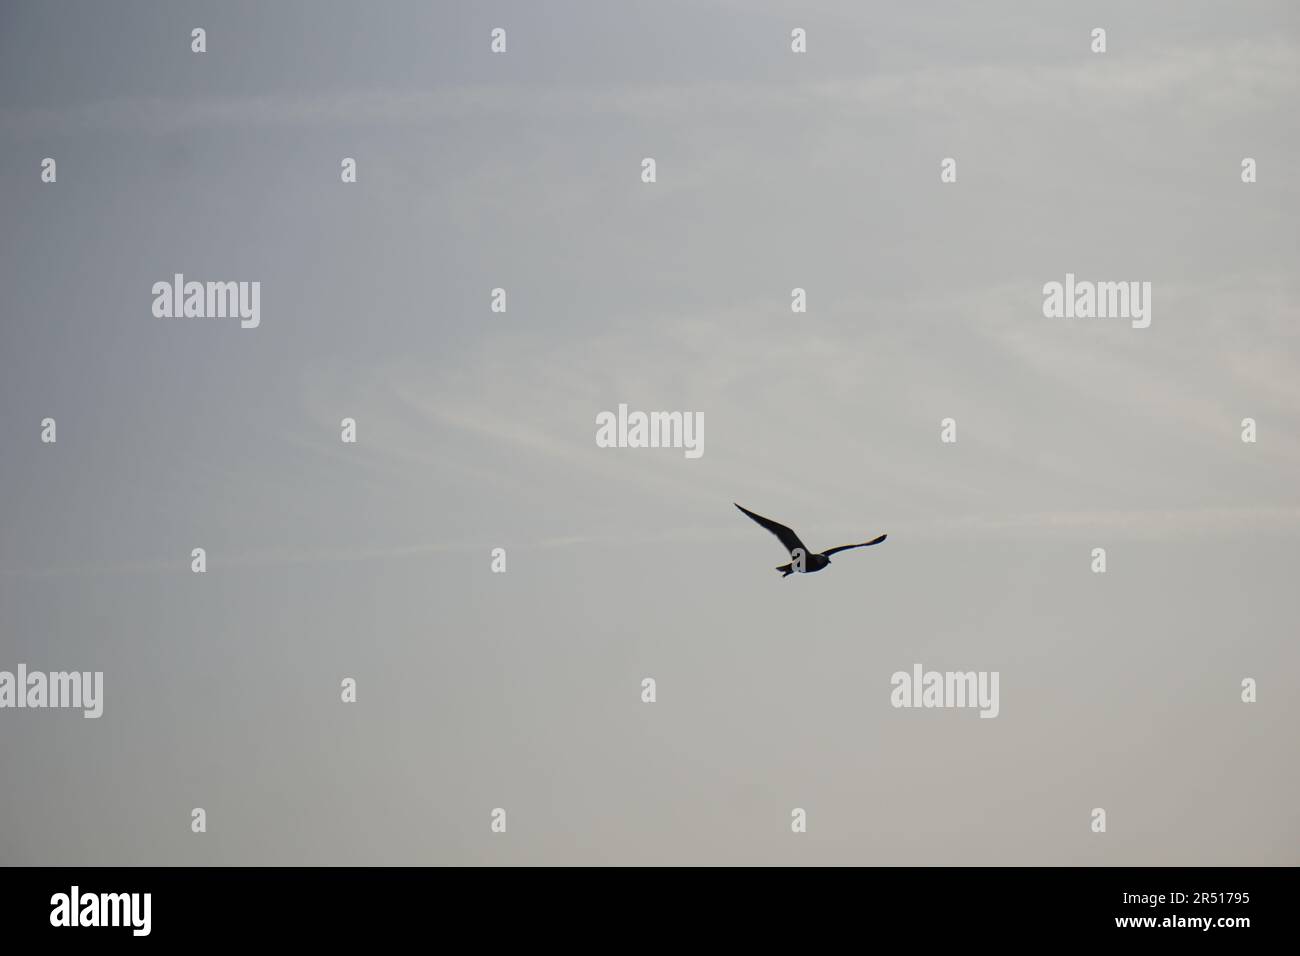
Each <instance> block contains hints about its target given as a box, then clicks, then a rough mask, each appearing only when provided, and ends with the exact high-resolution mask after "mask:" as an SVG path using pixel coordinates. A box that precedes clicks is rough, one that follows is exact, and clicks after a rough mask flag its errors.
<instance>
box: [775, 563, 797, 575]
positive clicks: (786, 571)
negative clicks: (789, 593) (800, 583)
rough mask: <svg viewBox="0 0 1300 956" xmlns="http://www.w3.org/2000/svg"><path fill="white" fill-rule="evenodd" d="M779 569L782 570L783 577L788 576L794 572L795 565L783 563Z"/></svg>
mask: <svg viewBox="0 0 1300 956" xmlns="http://www.w3.org/2000/svg"><path fill="white" fill-rule="evenodd" d="M777 570H778V571H780V572H781V577H783V578H788V577H789V576H790V575H792V574H794V565H793V564H783V565H781V566H780V567H779V568H777Z"/></svg>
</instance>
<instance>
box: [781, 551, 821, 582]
mask: <svg viewBox="0 0 1300 956" xmlns="http://www.w3.org/2000/svg"><path fill="white" fill-rule="evenodd" d="M830 563H831V559H830V558H828V557H826V555H824V554H805V555H804V559H803V573H804V574H812V573H813V572H814V571H820V570H821V569H822V568H824V567H826V565H828V564H830ZM777 570H778V571H780V572H781V576H782V577H785V576H786V575H787V574H794V571H795V568H794V562H793V561H791V562H790V563H789V564H783V565H781V566H780V567H778V568H777Z"/></svg>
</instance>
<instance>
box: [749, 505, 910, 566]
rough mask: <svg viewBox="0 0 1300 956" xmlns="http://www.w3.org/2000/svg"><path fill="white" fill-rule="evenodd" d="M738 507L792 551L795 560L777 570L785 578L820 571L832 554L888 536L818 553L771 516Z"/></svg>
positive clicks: (867, 544)
mask: <svg viewBox="0 0 1300 956" xmlns="http://www.w3.org/2000/svg"><path fill="white" fill-rule="evenodd" d="M736 507H737V508H740V510H741V511H743V512H744V513H745V514H747V515H748V516H749V517H750V518H752V519H753V520H754V521H755V522H757V523H758V524H760V525H762V526H763V527H764V528H766V529H767V530H768V531H770V532H772V533H773V534H774V535H776V536H777V538H778V539H779V540H780V542H781V544H782V545H784V546H785V549H786V550H787V551H789V552H790V557H791V558H793V559H794V560H792V561H791V562H790V563H789V564H782V565H780V566H779V567H777V570H778V571H780V572H781V577H783V578H785V577H789V576H790V575H792V574H794V573H795V571H802V572H803V573H804V574H811V573H813V572H814V571H820V570H821V569H822V568H824V567H826V565H828V564H830V563H831V559H830V556H831V555H832V554H835V553H836V552H837V551H848V550H849V549H851V548H869V547H871V545H873V544H880V542H882V541H884V540H885V538H886V537H887V536H886V535H883V534H882V535H881V536H880V537H878V538H873V539H872V540H871V541H864V542H862V544H845V545H841V546H840V547H838V548H830V549H828V550H826V551H824V552H822V553H821V554H817V553H815V552H812V551H809V550H808V549H807V548H806V547H804V543H803V542H802V541H800V540H799V536H798V535H797V534H795V533H794V532H793V531H791V530H790V529H789V528H787V527H786V526H785V525H783V524H778V523H777V522H775V521H773V520H772V519H771V518H764V517H763V516H762V515H756V514H754V512H752V511H750V510H749V509H748V508H741V507H740V505H736Z"/></svg>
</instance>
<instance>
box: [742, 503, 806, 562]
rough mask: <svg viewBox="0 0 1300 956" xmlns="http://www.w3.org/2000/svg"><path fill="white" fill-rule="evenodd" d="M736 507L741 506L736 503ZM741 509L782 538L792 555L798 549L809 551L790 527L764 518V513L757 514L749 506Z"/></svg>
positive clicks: (792, 555) (804, 551)
mask: <svg viewBox="0 0 1300 956" xmlns="http://www.w3.org/2000/svg"><path fill="white" fill-rule="evenodd" d="M732 504H736V503H735V502H734V501H733V502H732ZM736 507H737V508H740V505H736ZM740 510H741V511H743V512H745V514H747V515H749V516H750V517H751V518H753V519H754V520H755V521H757V522H758V523H759V524H761V525H762V526H763V527H764V528H766V529H767V530H768V531H770V532H772V533H773V534H774V535H776V536H777V537H778V538H780V539H781V543H782V544H783V545H785V549H786V550H787V551H789V552H790V556H791V557H794V552H795V550H796V549H797V550H800V551H802V552H803V553H804V554H807V553H808V549H807V548H806V547H805V546H804V543H803V542H802V541H800V540H799V536H798V535H797V534H795V533H794V532H793V531H791V530H790V529H789V528H787V527H786V526H785V525H783V524H777V523H776V522H775V521H773V520H772V519H771V518H764V517H763V516H762V515H756V514H754V512H752V511H750V510H749V509H748V508H740Z"/></svg>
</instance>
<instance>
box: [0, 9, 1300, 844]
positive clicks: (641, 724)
mask: <svg viewBox="0 0 1300 956" xmlns="http://www.w3.org/2000/svg"><path fill="white" fill-rule="evenodd" d="M198 26H201V27H204V28H205V29H206V31H207V52H206V53H203V54H195V53H192V52H191V51H190V31H191V29H192V28H194V27H198ZM498 26H499V27H503V28H505V29H506V30H507V37H508V41H507V42H508V46H507V52H506V53H505V54H504V55H493V54H491V53H490V51H489V42H490V37H489V33H490V31H491V29H492V28H493V27H498ZM1098 26H1100V27H1104V28H1106V30H1107V44H1108V51H1107V52H1106V53H1105V54H1102V55H1097V54H1093V53H1091V52H1090V50H1089V45H1090V31H1091V30H1092V28H1094V27H1098ZM795 27H803V28H805V29H806V30H807V32H808V52H807V53H806V54H803V55H796V54H793V53H792V52H791V51H790V31H791V30H792V29H793V28H795ZM1298 87H1300V13H1298V12H1297V8H1296V6H1295V5H1294V4H1293V3H1290V2H1285V0H1279V2H1275V3H1270V2H1239V3H1234V4H1231V5H1226V4H1221V3H1209V2H1177V3H1175V2H1162V3H1143V4H1138V5H1135V4H1131V3H1088V4H1084V3H1068V4H1067V3H1035V4H1025V3H983V4H944V5H942V6H939V5H930V4H926V5H921V6H919V7H918V8H917V9H916V10H914V11H913V10H908V9H904V8H903V5H898V4H888V5H879V4H862V3H858V2H853V0H845V2H815V3H808V2H803V3H794V2H790V3H763V2H757V3H755V2H744V3H742V2H722V0H716V2H685V0H680V2H671V0H656V2H635V3H618V4H612V3H599V2H594V0H593V2H584V3H576V2H552V0H548V2H546V3H537V2H529V3H523V2H521V3H474V4H466V3H429V2H419V3H415V2H412V3H393V2H385V3H381V4H374V5H364V4H343V3H336V2H330V3H308V2H297V3H275V4H260V3H251V2H250V3H223V4H215V3H205V4H185V3H125V4H123V3H114V4H96V3H60V4H39V3H16V4H14V3H11V4H5V5H4V6H3V8H0V219H2V221H3V224H4V228H3V230H2V231H0V242H3V255H0V289H3V295H2V297H0V306H2V312H0V489H2V491H0V669H7V670H13V669H15V667H16V666H17V665H18V664H19V663H20V662H21V663H26V664H27V666H28V667H29V668H30V669H34V670H67V669H76V670H91V671H94V670H102V671H103V672H104V682H105V701H104V716H103V717H102V718H101V719H99V720H83V719H82V718H81V717H80V715H79V714H78V713H76V712H68V711H30V710H24V711H14V710H5V711H0V766H3V767H4V778H5V781H4V785H3V787H0V863H9V864H33V863H57V864H143V863H166V864H210V863H219V864H239V863H253V864H263V863H265V864H344V863H400V864H487V863H516V864H535V863H583V864H589V863H652V864H657V863H862V864H963V865H964V864H990V863H991V864H1123V865H1132V864H1149V865H1160V864H1176V865H1186V864H1289V865H1294V864H1297V863H1300V811H1298V810H1297V807H1300V767H1298V766H1297V761H1296V759H1295V753H1296V750H1295V739H1296V729H1297V727H1300V696H1298V693H1300V651H1297V642H1296V620H1297V611H1298V610H1300V607H1298V605H1300V598H1298V597H1297V589H1296V587H1295V572H1296V568H1297V558H1298V557H1300V553H1298V552H1300V331H1298V330H1300V321H1298V320H1300V310H1298V309H1297V305H1296V303H1297V296H1298V295H1300V281H1298V280H1297V276H1296V262H1297V254H1298V253H1300V248H1298V245H1300V243H1298V242H1297V235H1298V233H1297V226H1296V222H1297V216H1298V214H1300V192H1298V190H1297V186H1296V170H1295V159H1296V156H1297V155H1300V136H1298V135H1297V122H1298V121H1297V112H1296V108H1295V107H1296V103H1297V101H1298V97H1297V94H1298V93H1300V88H1298ZM47 156H48V157H53V158H55V159H56V161H57V173H58V180H57V182H56V183H54V184H45V183H42V182H41V179H40V164H41V160H42V159H43V158H44V157H47ZM1247 156H1249V157H1253V158H1255V159H1256V161H1257V164H1258V182H1257V183H1254V184H1251V185H1246V184H1243V183H1242V182H1241V176H1240V171H1241V161H1242V158H1243V157H1247ZM343 157H354V158H355V159H356V160H357V164H358V180H359V181H358V182H357V183H356V184H350V185H345V184H343V183H342V182H341V181H340V161H341V160H342V158H343ZM644 157H654V158H655V159H656V161H657V173H658V181H657V182H656V183H654V184H653V185H647V184H644V183H642V182H641V160H642V159H643V158H644ZM944 157H953V158H955V159H956V160H957V164H958V165H957V169H958V180H957V182H956V183H954V184H941V183H940V181H939V164H940V161H941V160H942V159H943V158H944ZM177 272H181V273H184V275H185V276H186V277H187V278H190V279H197V280H230V281H253V280H256V281H260V282H261V284H262V285H261V324H260V326H259V327H258V328H257V329H247V330H245V329H241V328H239V325H238V322H237V321H234V320H208V319H172V320H167V319H158V318H155V317H154V316H153V314H152V312H151V304H152V301H153V299H152V295H151V292H150V290H151V287H152V285H153V283H154V282H157V281H169V280H170V279H171V277H172V275H173V274H174V273H177ZM1067 272H1073V273H1075V274H1076V275H1077V276H1078V277H1079V278H1081V279H1093V280H1115V281H1130V280H1131V281H1149V282H1151V284H1152V288H1153V293H1152V296H1153V301H1152V321H1151V325H1150V327H1149V328H1146V329H1134V328H1132V327H1131V325H1130V323H1129V322H1127V321H1125V320H1122V319H1119V320H1115V319H1108V320H1103V319H1098V320H1065V319H1048V318H1044V317H1043V313H1042V301H1043V295H1042V287H1043V285H1044V283H1047V282H1050V281H1062V280H1063V279H1064V276H1065V274H1066V273H1067ZM496 287H503V288H505V289H506V290H507V294H508V311H507V312H506V313H504V314H494V313H493V312H491V311H490V310H489V302H490V293H491V290H492V289H493V288H496ZM795 287H801V288H804V289H806V290H807V297H808V312H807V313H806V314H801V315H796V314H792V312H791V309H790V301H791V300H790V293H791V289H793V288H795ZM619 403H627V404H628V405H629V406H630V407H632V408H633V409H644V410H680V411H690V412H700V413H702V414H703V416H704V419H705V422H706V428H705V443H704V454H703V456H702V457H701V458H699V459H698V460H689V459H687V458H685V457H684V456H683V454H682V453H681V451H678V450H650V449H602V448H598V447H597V446H596V444H595V441H594V436H595V416H596V414H597V413H598V412H601V411H603V410H615V409H617V407H618V405H619ZM45 417H53V418H55V419H56V420H57V429H58V431H57V436H58V440H57V443H56V444H53V445H47V444H42V443H41V441H40V422H41V420H42V419H43V418H45ZM344 417H353V418H355V419H356V421H357V423H358V424H357V428H358V442H357V443H356V444H355V445H345V444H343V443H342V442H341V441H340V438H339V422H340V420H341V419H342V418H344ZM947 417H951V418H953V419H955V420H956V422H957V434H958V441H957V443H956V444H952V445H948V444H943V443H941V442H940V440H939V433H940V421H941V420H942V419H944V418H947ZM1245 417H1252V418H1254V419H1255V420H1256V421H1257V423H1258V441H1257V443H1255V444H1245V443H1243V442H1242V441H1241V440H1240V435H1241V420H1242V419H1243V418H1245ZM733 501H737V502H740V503H741V504H743V505H745V506H746V507H748V508H751V509H753V510H755V511H757V512H760V513H762V514H765V515H769V516H771V517H773V518H776V519H777V520H780V521H784V522H786V523H788V524H791V525H793V526H794V527H795V528H796V529H797V530H798V531H799V532H800V533H802V534H803V535H804V537H805V540H806V541H807V542H808V544H809V545H810V546H812V547H813V548H814V549H816V550H820V549H822V548H825V547H829V546H832V545H838V544H845V543H849V542H853V541H863V540H866V539H868V538H870V537H874V536H875V535H877V534H880V533H882V532H888V534H889V539H888V541H887V542H886V543H885V544H883V545H881V546H880V547H876V548H872V549H869V550H863V551H852V552H847V553H845V554H843V555H839V556H837V557H836V559H835V563H834V566H833V567H831V568H829V569H827V570H826V571H825V572H823V573H820V574H817V575H811V576H797V577H794V578H790V579H787V580H781V579H780V578H779V576H778V575H777V574H775V573H774V572H773V570H772V568H773V567H774V566H775V565H777V564H780V563H783V562H784V561H785V560H787V558H785V557H784V555H783V553H782V551H781V548H780V547H779V545H778V544H777V542H776V541H775V540H774V539H773V538H772V537H771V536H769V535H768V534H766V533H765V532H764V531H763V530H762V529H760V528H758V527H756V526H754V525H753V524H752V523H750V522H749V521H747V520H746V519H745V518H744V517H743V516H742V515H740V514H739V513H738V512H737V511H736V510H735V509H734V508H733V507H732V502H733ZM195 547H203V548H205V549H207V554H208V571H207V573H205V574H202V575H198V574H193V573H191V571H190V552H191V549H192V548H195ZM497 547H502V548H505V549H506V551H507V555H508V571H507V573H505V574H493V573H492V572H491V570H490V553H491V550H492V549H493V548H497ZM1095 547H1104V548H1106V550H1107V561H1108V569H1107V572H1106V573H1105V574H1104V575H1099V574H1094V573H1092V572H1091V570H1090V563H1091V551H1092V549H1093V548H1095ZM918 662H919V663H921V664H923V665H924V666H925V667H926V668H927V669H931V668H932V669H937V670H977V671H978V670H987V671H994V670H996V671H999V672H1000V675H1001V680H1000V690H1001V706H1000V714H999V716H998V717H997V719H994V720H980V719H978V718H977V717H976V714H975V713H974V712H972V711H961V710H929V711H919V710H896V709H894V708H892V707H891V706H890V703H889V696H890V684H889V680H890V675H891V674H892V673H893V672H895V671H897V670H910V669H911V667H912V665H913V664H914V663H918ZM344 677H353V678H355V679H356V680H357V685H358V690H357V696H358V700H357V703H355V704H344V703H342V702H341V701H340V692H339V684H340V681H341V680H342V679H343V678H344ZM644 677H654V678H655V679H656V681H657V682H658V701H657V702H656V703H654V704H653V705H651V704H644V703H642V702H641V699H640V692H641V680H642V678H644ZM1246 677H1252V678H1255V679H1256V680H1257V681H1258V688H1259V689H1258V694H1259V700H1258V702H1257V703H1255V704H1253V705H1247V704H1244V703H1242V702H1241V700H1240V693H1241V690H1240V688H1241V681H1242V679H1243V678H1246ZM193 807H203V808H204V809H205V810H206V811H207V814H208V832H207V833H206V834H202V835H197V834H193V833H191V832H190V811H191V808H193ZM494 807H504V808H505V809H506V810H507V812H508V819H509V825H508V831H507V833H506V834H504V835H500V834H493V833H491V832H490V830H489V823H490V817H489V814H490V812H491V810H492V809H493V808H494ZM794 807H801V808H804V809H805V810H806V811H807V813H808V832H807V833H806V834H804V835H800V836H796V835H794V834H792V833H791V832H790V811H791V809H792V808H794ZM1094 807H1103V808H1105V809H1106V811H1107V814H1108V827H1107V832H1106V833H1105V834H1104V835H1098V834H1094V833H1092V832H1090V829H1089V823H1090V811H1091V810H1092V809H1093V808H1094Z"/></svg>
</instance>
